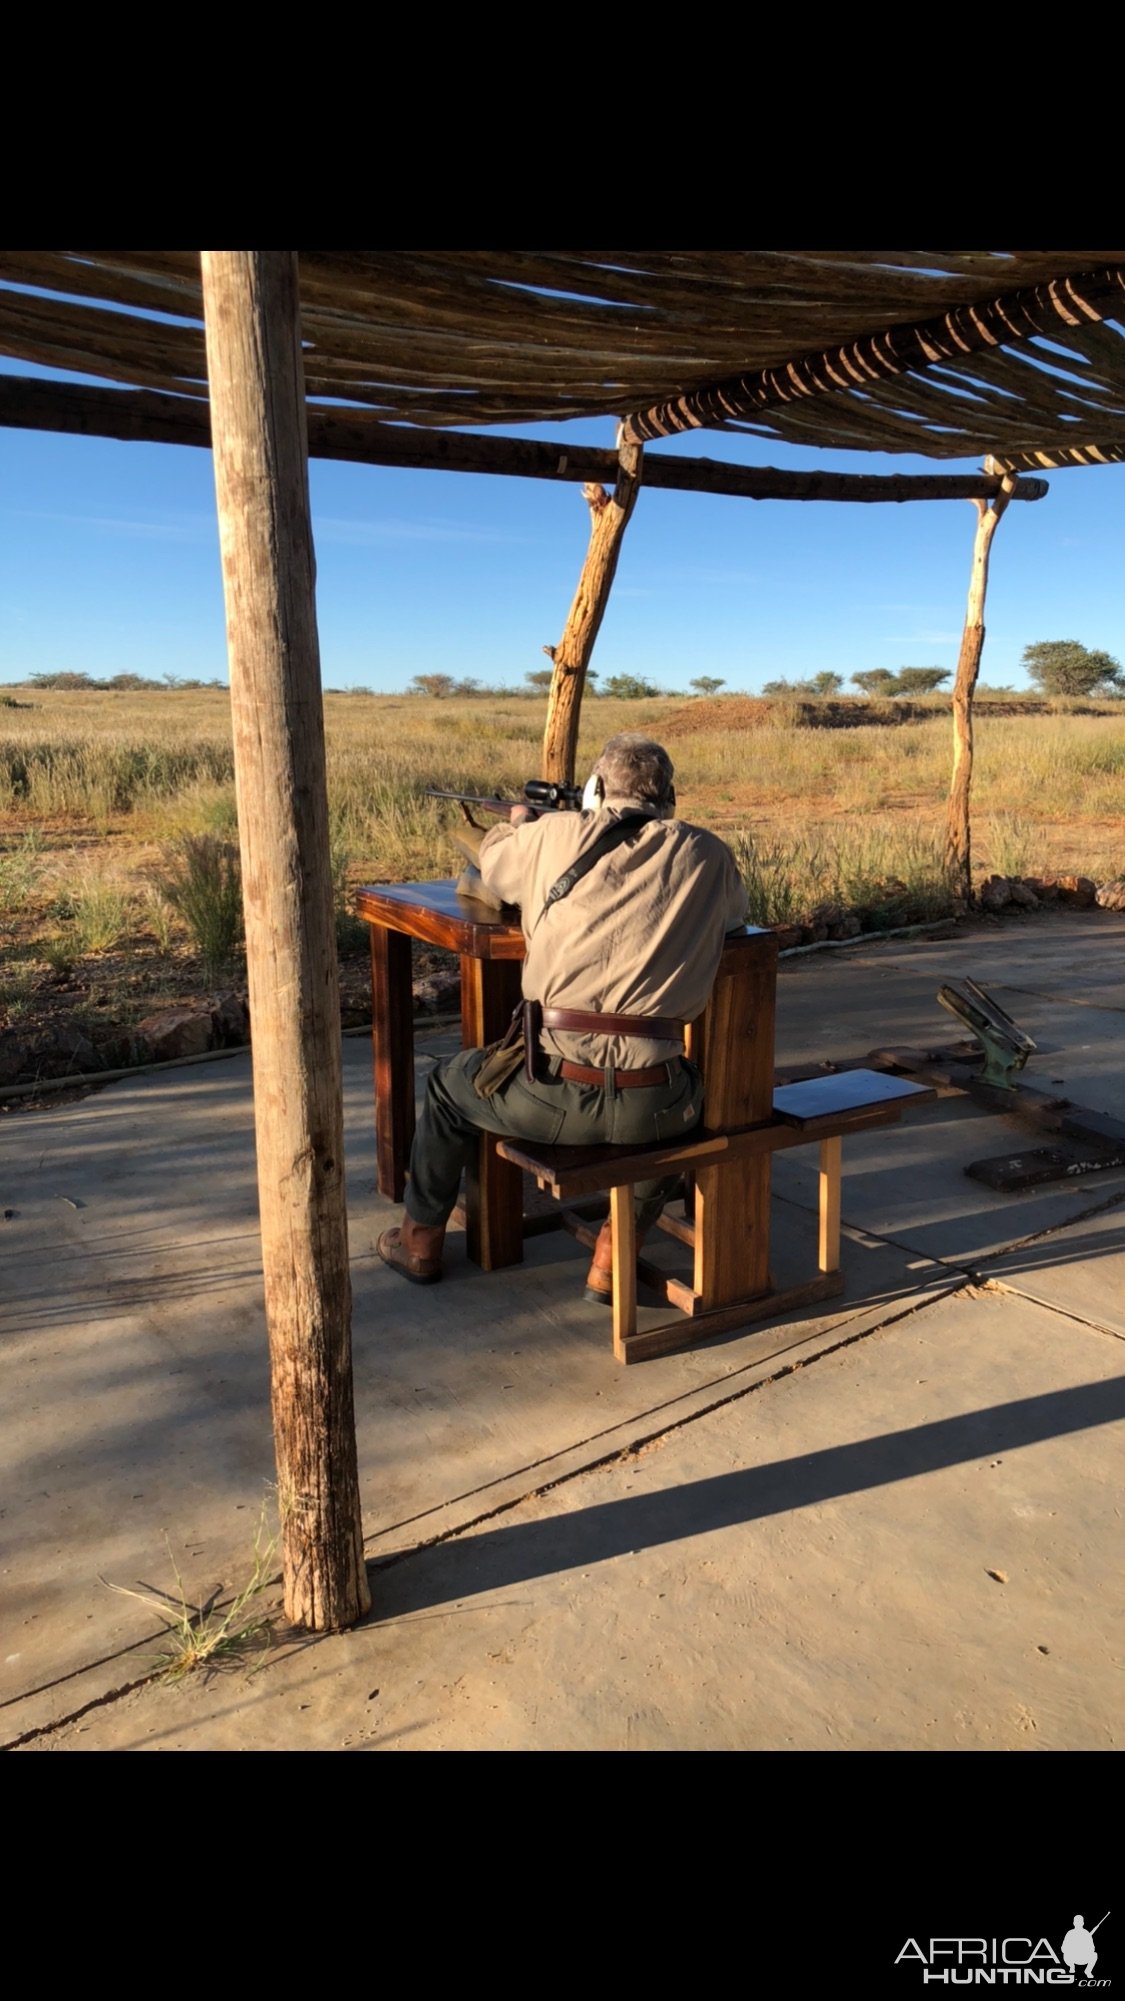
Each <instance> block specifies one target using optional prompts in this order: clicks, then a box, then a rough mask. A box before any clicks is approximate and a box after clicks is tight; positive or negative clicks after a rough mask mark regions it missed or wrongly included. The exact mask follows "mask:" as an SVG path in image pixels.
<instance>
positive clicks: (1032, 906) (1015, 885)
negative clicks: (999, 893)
mask: <svg viewBox="0 0 1125 2001" xmlns="http://www.w3.org/2000/svg"><path fill="white" fill-rule="evenodd" d="M1008 888H1009V890H1010V891H1011V896H1012V902H1013V903H1014V904H1016V905H1017V906H1018V908H1019V909H1020V910H1038V908H1039V898H1038V897H1037V896H1036V894H1035V891H1034V890H1033V889H1032V887H1031V885H1030V883H1027V882H1021V881H1020V880H1019V879H1018V877H1014V878H1013V879H1012V881H1010V882H1009V884H1008Z"/></svg>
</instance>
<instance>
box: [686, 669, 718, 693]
mask: <svg viewBox="0 0 1125 2001" xmlns="http://www.w3.org/2000/svg"><path fill="white" fill-rule="evenodd" d="M726 685H727V684H726V682H725V681H720V680H718V679H717V678H716V676H715V675H714V674H697V675H696V677H695V680H694V681H689V682H688V687H689V688H694V690H695V692H696V694H697V695H717V694H718V692H719V689H720V688H725V687H726Z"/></svg>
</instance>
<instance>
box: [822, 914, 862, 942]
mask: <svg viewBox="0 0 1125 2001" xmlns="http://www.w3.org/2000/svg"><path fill="white" fill-rule="evenodd" d="M860 929H861V926H860V921H859V918H858V917H856V916H855V914H854V912H850V911H849V913H848V915H847V916H846V917H840V918H838V919H837V921H836V923H834V924H830V925H829V926H828V936H829V937H830V938H858V937H859V934H860Z"/></svg>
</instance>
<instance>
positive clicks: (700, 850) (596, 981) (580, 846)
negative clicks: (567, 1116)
mask: <svg viewBox="0 0 1125 2001" xmlns="http://www.w3.org/2000/svg"><path fill="white" fill-rule="evenodd" d="M637 810H638V809H637V808H636V807H635V806H634V805H633V803H632V802H631V801H627V800H622V799H612V800H607V801H606V802H605V804H604V805H603V806H602V807H601V808H600V809H599V811H598V812H596V813H563V812H551V813H544V814H543V815H542V816H541V817H540V818H539V819H538V820H531V821H527V822H525V824H524V825H523V826H520V827H513V826H512V825H511V824H510V823H508V822H504V823H501V825H500V826H498V827H493V828H491V829H490V831H489V832H488V833H487V834H486V835H485V838H484V840H483V841H482V842H481V846H480V872H481V875H482V877H483V878H484V881H485V883H486V885H487V887H488V888H489V889H490V890H491V891H492V892H493V894H494V895H496V896H500V897H502V898H503V900H504V902H505V903H513V904H518V905H519V908H520V913H521V921H522V924H523V932H524V937H525V938H526V939H527V956H526V958H525V960H524V968H523V991H524V995H525V997H526V998H527V999H528V1000H538V1001H542V1002H543V1004H544V1005H545V1006H549V1007H573V1008H585V1009H588V1010H590V1011H591V1012H593V1013H595V1014H662V1015H669V1016H671V1017H672V1018H673V1019H674V1020H677V1021H693V1020H694V1019H695V1017H696V1016H697V1015H698V1014H700V1013H701V1012H702V1010H703V1008H704V1006H705V1004H706V1001H707V999H708V996H709V994H710V992H711V988H712V986H713V984H714V980H715V974H716V972H717V971H718V967H719V959H720V957H721V956H722V950H723V939H724V936H725V934H726V933H727V932H728V931H732V930H735V929H737V928H738V926H740V925H741V924H744V923H745V921H746V891H745V889H744V888H743V885H742V880H741V877H740V876H739V873H738V870H737V868H736V866H735V861H734V856H733V855H732V854H731V851H730V849H729V848H728V847H727V846H726V844H725V843H724V842H723V841H720V840H719V838H718V836H717V835H716V834H709V833H707V832H705V830H704V829H703V828H702V827H692V826H689V825H688V824H687V823H686V822H685V821H683V820H662V819H660V818H659V817H658V816H657V814H656V812H655V810H654V809H652V808H645V809H641V810H644V811H645V813H646V823H645V824H644V825H642V826H641V827H640V830H639V832H638V834H637V837H636V838H635V839H634V840H628V841H625V842H623V843H622V845H621V846H620V847H618V848H614V849H613V850H612V852H611V853H610V854H608V855H603V856H602V857H601V859H600V860H599V861H597V862H595V864H594V866H593V868H592V869H591V870H590V872H589V874H588V875H585V876H583V877H582V879H581V881H580V882H578V883H576V884H575V886H574V888H573V889H572V890H571V892H570V895H569V896H566V897H563V898H562V899H561V901H560V902H558V903H555V904H552V906H551V908H550V909H549V910H548V911H547V912H546V914H545V915H543V916H541V915H540V913H541V912H542V910H543V906H544V904H545V903H546V901H547V892H548V890H549V889H550V888H551V885H552V883H554V882H556V881H557V879H558V877H559V876H560V875H562V874H563V873H564V871H565V870H566V869H567V868H568V867H569V866H570V864H571V862H573V861H574V860H575V859H576V857H577V856H578V855H580V854H583V853H584V852H585V850H586V849H587V848H588V847H590V846H591V845H592V843H593V842H594V841H595V840H597V838H598V836H599V834H601V833H604V831H605V829H606V827H607V826H608V825H609V824H610V823H611V821H613V820H619V819H620V818H621V816H622V813H629V812H635V811H637ZM543 1046H544V1048H545V1049H547V1050H548V1051H549V1052H551V1053H553V1054H554V1055H556V1056H566V1057H569V1058H570V1060H571V1061H572V1062H579V1063H588V1064H591V1065H593V1066H595V1067H596V1068H598V1069H601V1070H604V1069H609V1068H613V1069H622V1070H640V1069H646V1068H647V1067H648V1066H649V1065H650V1064H655V1063H659V1062H661V1061H662V1060H663V1059H664V1058H665V1057H668V1056H672V1055H674V1054H675V1053H676V1047H677V1045H676V1044H674V1043H670V1042H666V1041H657V1040H656V1039H655V1038H653V1039H649V1038H647V1037H640V1036H624V1035H580V1034H577V1033H574V1032H572V1031H571V1030H569V1029H567V1030H559V1031H557V1032H556V1031H552V1030H547V1029H545V1030H544V1032H543Z"/></svg>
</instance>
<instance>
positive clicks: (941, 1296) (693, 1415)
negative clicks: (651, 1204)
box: [373, 1276, 971, 1570]
mask: <svg viewBox="0 0 1125 2001" xmlns="http://www.w3.org/2000/svg"><path fill="white" fill-rule="evenodd" d="M970 1283H971V1281H970V1279H969V1278H968V1277H967V1276H965V1277H962V1278H960V1279H959V1280H958V1282H957V1283H956V1284H953V1285H949V1286H945V1287H943V1288H942V1290H941V1292H940V1293H937V1292H935V1293H934V1294H933V1295H932V1296H931V1297H929V1298H927V1299H919V1298H917V1297H916V1296H914V1297H912V1298H911V1300H910V1301H909V1303H908V1304H907V1305H905V1306H903V1307H901V1308H900V1309H899V1311H898V1312H896V1313H889V1314H887V1315H886V1317H885V1318H883V1319H881V1320H878V1321H876V1322H875V1323H874V1325H873V1326H871V1327H861V1328H858V1329H857V1330H856V1331H855V1332H854V1333H851V1334H846V1335H845V1336H844V1338H843V1339H842V1340H839V1341H833V1342H832V1343H831V1345H830V1346H828V1347H825V1348H818V1350H817V1352H816V1354H815V1355H808V1356H798V1357H796V1358H795V1359H794V1360H793V1361H790V1362H786V1363H784V1364H783V1366H782V1367H781V1368H779V1369H774V1370H773V1371H772V1372H771V1373H770V1374H769V1375H768V1376H762V1377H760V1378H759V1380H758V1381H757V1382H754V1383H744V1384H742V1386H741V1388H739V1389H735V1390H732V1391H731V1392H730V1394H729V1395H727V1396H721V1397H716V1398H715V1400H714V1402H713V1403H709V1404H706V1405H704V1407H703V1408H702V1409H701V1410H695V1411H687V1412H686V1413H685V1414H684V1416H683V1417H681V1418H679V1419H678V1420H677V1421H676V1422H675V1423H674V1424H666V1425H662V1426H660V1427H659V1428H658V1429H657V1430H655V1431H650V1432H646V1433H645V1434H644V1436H643V1437H639V1438H632V1439H630V1440H629V1441H628V1443H627V1444H625V1445H618V1446H615V1447H614V1448H613V1449H612V1450H611V1451H608V1452H604V1453H601V1454H600V1455H599V1456H598V1457H597V1458H596V1459H590V1460H587V1461H586V1462H585V1463H584V1464H583V1465H581V1466H574V1467H571V1468H570V1469H569V1470H568V1471H567V1472H565V1473H560V1474H559V1475H558V1476H557V1477H556V1478H555V1479H553V1480H547V1481H544V1482H543V1484H542V1485H541V1486H538V1487H531V1488H529V1489H527V1491H526V1492H524V1493H522V1494H517V1495H514V1496H512V1497H511V1498H510V1499H509V1500H506V1501H500V1502H498V1503H497V1505H496V1506H495V1507H494V1508H487V1509H485V1510H484V1511H483V1512H482V1513H481V1514H479V1515H475V1516H474V1517H473V1518H472V1520H470V1521H466V1522H459V1523H457V1525H456V1526H455V1527H453V1528H449V1529H444V1530H439V1531H438V1533H437V1534H436V1535H433V1536H429V1537H427V1538H426V1539H425V1540H423V1541H420V1542H416V1543H413V1544H412V1545H411V1547H410V1548H409V1549H401V1550H395V1551H394V1552H393V1554H392V1555H390V1556H386V1557H382V1558H376V1559H375V1561H374V1565H373V1568H375V1569H376V1570H391V1569H393V1568H394V1567H395V1566H396V1565H397V1564H400V1563H405V1562H406V1561H407V1560H408V1559H409V1558H410V1557H414V1556H421V1555H423V1554H424V1553H425V1552H426V1551H427V1550H431V1549H437V1548H439V1547H440V1545H441V1544H442V1543H446V1542H453V1541H454V1540H455V1539H456V1538H457V1537H458V1536H461V1535H464V1534H465V1533H466V1532H467V1531H468V1530H470V1529H475V1528H479V1527H481V1525H482V1524H483V1523H485V1522H491V1521H496V1520H498V1519H499V1517H500V1516H501V1515H506V1514H510V1513H511V1511H512V1509H513V1508H519V1507H523V1506H524V1504H525V1503H526V1502H528V1501H535V1500H539V1499H541V1497H542V1496H543V1495H544V1494H551V1493H554V1492H555V1490H556V1489H557V1488H559V1487H566V1486H569V1485H570V1483H571V1481H573V1480H581V1479H584V1478H585V1477H586V1475H587V1474H589V1473H596V1472H598V1471H599V1470H600V1469H601V1468H602V1467H604V1466H613V1465H619V1464H621V1463H622V1461H624V1460H626V1459H632V1458H636V1457H637V1455H638V1454H639V1453H640V1452H642V1451H644V1450H646V1449H647V1448H648V1447H650V1446H652V1445H656V1444H661V1443H663V1442H664V1440H665V1439H667V1438H670V1437H672V1436H673V1435H674V1434H675V1433H677V1432H680V1431H685V1430H686V1429H687V1427H688V1425H689V1424H696V1423H698V1422H699V1420H700V1419H701V1418H704V1417H711V1416H713V1415H714V1413H715V1412H716V1411H719V1410H725V1409H727V1408H728V1407H729V1405H731V1404H735V1403H741V1401H742V1399H743V1398H744V1397H748V1396H754V1395H755V1394H756V1393H757V1392H758V1391H759V1390H764V1389H768V1388H769V1387H770V1386H771V1384H773V1383H780V1382H784V1380H785V1378H786V1377H787V1376H795V1375H796V1374H797V1373H798V1371H799V1370H802V1369H811V1368H815V1366H816V1364H817V1363H818V1362H822V1361H825V1360H827V1358H828V1357H829V1356H830V1355H839V1354H842V1353H843V1351H844V1349H846V1348H852V1347H855V1346H856V1345H857V1343H859V1342H860V1341H866V1340H868V1339H869V1337H870V1336H871V1335H873V1334H881V1333H883V1332H884V1331H885V1330H886V1329H887V1328H888V1327H894V1326H896V1325H897V1324H898V1322H899V1321H900V1320H909V1319H911V1318H912V1317H913V1315H914V1314H916V1313H925V1312H926V1311H927V1310H928V1308H929V1307H931V1306H934V1305H937V1304H938V1302H939V1300H940V1301H941V1302H944V1301H945V1300H947V1299H952V1298H954V1297H956V1295H957V1294H958V1293H959V1292H962V1291H964V1290H965V1289H966V1288H967V1287H968V1286H969V1285H970ZM658 1408H659V1406H658ZM647 1414H648V1413H646V1415H647Z"/></svg>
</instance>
